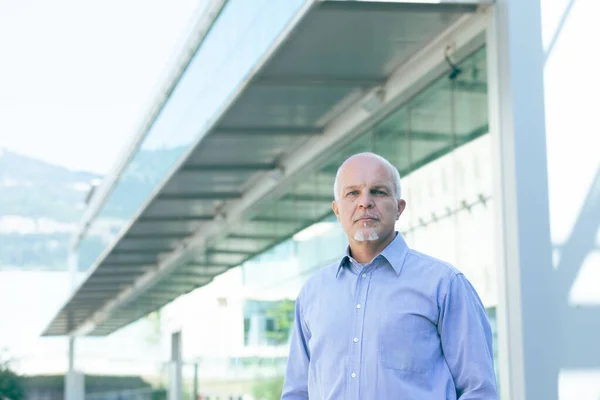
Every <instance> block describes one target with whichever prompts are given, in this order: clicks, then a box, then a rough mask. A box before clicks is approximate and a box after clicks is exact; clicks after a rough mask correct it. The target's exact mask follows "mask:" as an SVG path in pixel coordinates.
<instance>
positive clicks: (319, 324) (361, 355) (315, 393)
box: [282, 153, 497, 400]
mask: <svg viewBox="0 0 600 400" xmlns="http://www.w3.org/2000/svg"><path fill="white" fill-rule="evenodd" d="M334 196H335V197H334V198H335V200H334V201H333V211H334V212H335V214H336V216H337V218H338V221H340V223H341V225H342V227H343V229H344V231H345V232H346V234H347V235H348V241H349V247H348V249H347V252H346V256H345V257H343V258H342V260H341V261H340V262H338V263H335V264H334V265H331V266H329V267H327V268H324V269H322V270H320V271H319V272H317V273H316V274H315V275H314V276H312V277H311V278H310V279H309V280H308V281H307V283H306V284H305V285H304V287H303V288H302V290H301V291H300V294H299V295H298V299H297V301H296V317H295V324H294V330H293V333H292V339H291V348H290V356H289V361H288V365H287V370H286V376H285V383H284V387H283V395H282V400H300V399H310V400H321V399H322V400H329V399H336V400H337V399H339V400H358V399H360V400H387V399H406V400H409V399H410V400H413V399H414V400H455V399H460V400H468V399H477V400H488V399H490V400H491V399H497V391H496V380H495V374H494V365H493V355H492V340H491V329H490V325H489V322H488V319H487V315H486V312H485V309H484V307H483V305H482V303H481V300H480V299H479V297H478V295H477V293H476V292H475V290H474V289H473V287H472V286H471V284H470V283H469V281H468V280H467V279H466V278H465V276H464V275H463V274H461V273H460V272H459V271H458V270H456V269H455V268H453V267H452V266H450V265H448V264H446V263H444V262H442V261H439V260H437V259H435V258H433V257H429V256H426V255H424V254H421V253H418V252H416V251H414V250H411V249H409V248H408V247H407V245H406V243H405V242H404V239H403V238H402V236H401V235H400V234H398V233H397V232H396V231H395V229H394V226H395V222H396V220H398V218H400V215H401V214H402V212H403V211H404V208H405V207H406V202H405V201H404V200H402V199H401V197H400V175H399V173H398V170H397V169H396V168H395V167H393V166H392V165H391V164H390V163H389V162H388V161H387V160H385V159H384V158H382V157H380V156H378V155H375V154H373V153H361V154H357V155H354V156H352V157H350V158H349V159H347V160H346V161H345V162H344V163H343V164H342V166H341V167H340V168H339V170H338V173H337V176H336V179H335V184H334Z"/></svg>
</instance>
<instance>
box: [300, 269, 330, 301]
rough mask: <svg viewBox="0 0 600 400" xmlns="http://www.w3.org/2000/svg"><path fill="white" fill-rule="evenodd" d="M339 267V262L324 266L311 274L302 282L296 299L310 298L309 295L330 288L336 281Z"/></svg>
mask: <svg viewBox="0 0 600 400" xmlns="http://www.w3.org/2000/svg"><path fill="white" fill-rule="evenodd" d="M339 266H340V263H339V261H338V262H336V263H332V264H329V265H326V266H324V267H322V268H319V269H318V270H317V271H315V272H313V273H312V274H311V276H310V277H309V278H308V279H307V280H306V282H304V284H303V285H302V288H301V289H300V294H299V295H298V297H300V296H302V297H304V296H308V297H312V296H311V294H314V293H315V292H317V293H318V292H319V291H320V290H322V288H326V287H331V283H332V282H334V281H335V279H336V273H337V271H338V268H339Z"/></svg>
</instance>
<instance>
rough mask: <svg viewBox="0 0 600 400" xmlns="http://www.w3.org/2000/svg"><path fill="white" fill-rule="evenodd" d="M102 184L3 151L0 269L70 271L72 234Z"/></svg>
mask: <svg viewBox="0 0 600 400" xmlns="http://www.w3.org/2000/svg"><path fill="white" fill-rule="evenodd" d="M98 179H100V176H98V175H96V174H92V173H89V172H82V171H70V170H68V169H66V168H63V167H59V166H56V165H52V164H48V163H45V162H42V161H39V160H36V159H33V158H30V157H25V156H22V155H19V154H16V153H12V152H9V151H6V150H0V268H17V269H59V270H60V269H65V268H66V254H67V244H68V241H69V238H70V233H71V232H72V230H73V229H74V228H75V226H76V224H77V221H78V220H79V218H80V217H81V214H82V212H83V203H84V200H85V196H86V195H87V193H88V191H89V188H90V185H91V183H92V182H93V181H94V180H98Z"/></svg>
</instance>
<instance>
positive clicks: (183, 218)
mask: <svg viewBox="0 0 600 400" xmlns="http://www.w3.org/2000/svg"><path fill="white" fill-rule="evenodd" d="M213 218H214V216H213V215H156V216H152V215H150V216H145V217H140V219H138V223H143V222H193V221H211V220H212V219H213Z"/></svg>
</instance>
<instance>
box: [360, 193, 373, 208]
mask: <svg viewBox="0 0 600 400" xmlns="http://www.w3.org/2000/svg"><path fill="white" fill-rule="evenodd" d="M359 200H360V201H359V204H358V205H359V206H360V207H362V208H372V207H373V205H374V203H373V196H371V193H369V192H366V193H363V194H362V195H361V196H360V199H359Z"/></svg>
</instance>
